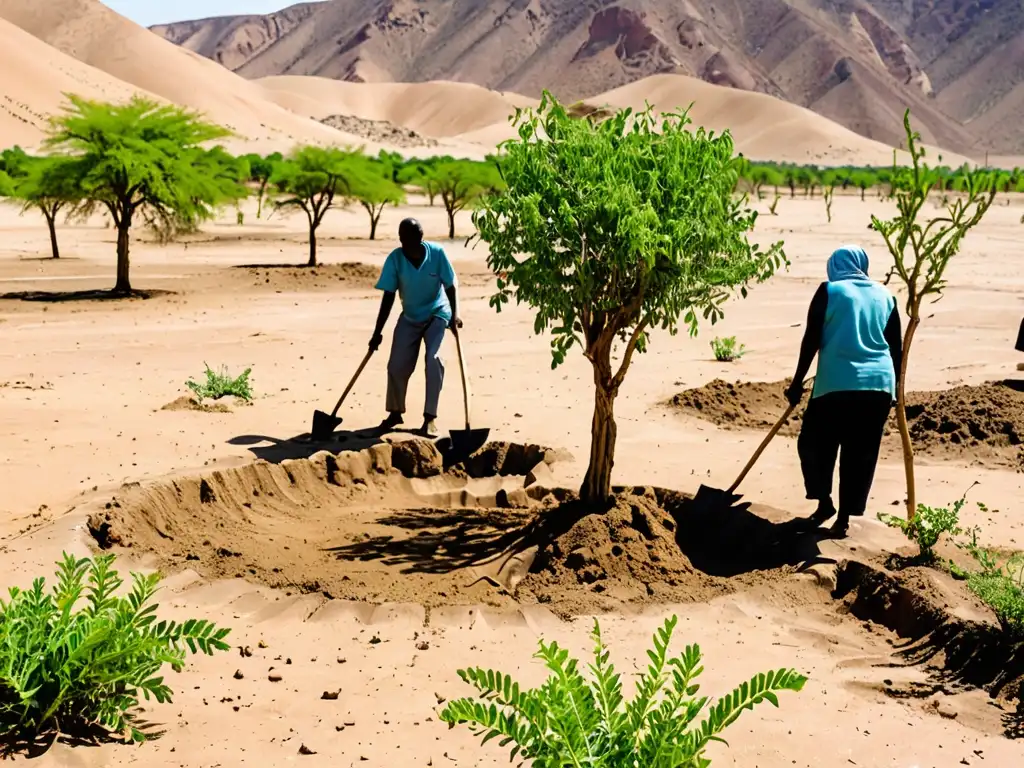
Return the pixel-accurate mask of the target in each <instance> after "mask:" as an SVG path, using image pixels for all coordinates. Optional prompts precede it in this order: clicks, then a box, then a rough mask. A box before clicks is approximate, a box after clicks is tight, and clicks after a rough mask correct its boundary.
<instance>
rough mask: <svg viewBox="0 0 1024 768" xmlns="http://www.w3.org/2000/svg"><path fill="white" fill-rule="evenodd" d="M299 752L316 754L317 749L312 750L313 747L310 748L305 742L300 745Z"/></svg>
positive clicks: (301, 753)
mask: <svg viewBox="0 0 1024 768" xmlns="http://www.w3.org/2000/svg"><path fill="white" fill-rule="evenodd" d="M299 754H300V755H315V754H316V751H315V750H312V749H310V748H309V747H307V746H306V745H305V744H303V745H301V746H300V747H299Z"/></svg>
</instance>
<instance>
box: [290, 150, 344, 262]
mask: <svg viewBox="0 0 1024 768" xmlns="http://www.w3.org/2000/svg"><path fill="white" fill-rule="evenodd" d="M362 162H363V158H362V154H361V153H359V152H354V151H351V150H343V149H338V148H336V147H317V146H305V147H299V148H298V149H296V150H295V151H294V152H292V153H291V154H290V155H288V157H287V158H286V159H285V160H284V161H282V162H281V163H279V164H278V165H277V167H276V168H275V170H274V175H273V177H272V179H271V182H272V183H273V185H274V187H275V189H276V192H277V195H278V198H277V200H276V202H275V206H276V207H277V208H294V209H297V210H300V211H302V212H303V213H305V214H306V220H307V222H308V224H309V259H308V261H307V262H306V265H307V266H310V267H315V266H316V265H317V253H316V247H317V243H316V231H317V229H318V228H319V227H320V225H321V224H322V223H323V220H324V216H326V215H327V212H328V211H329V210H330V209H331V208H333V207H335V206H337V205H341V206H344V205H346V204H347V203H348V202H349V200H350V199H351V196H352V183H353V180H354V178H355V176H356V175H357V174H358V173H359V168H358V165H359V164H361V163H362Z"/></svg>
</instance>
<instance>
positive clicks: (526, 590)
mask: <svg viewBox="0 0 1024 768" xmlns="http://www.w3.org/2000/svg"><path fill="white" fill-rule="evenodd" d="M554 456H555V454H554V452H551V451H548V450H546V449H543V448H540V447H538V446H523V445H515V444H506V443H491V444H488V445H487V446H485V447H484V448H483V449H482V450H481V451H480V452H479V453H478V454H476V455H475V456H473V457H471V459H469V460H468V461H466V462H463V463H460V464H457V465H455V466H448V467H445V461H444V456H443V455H442V454H441V453H440V452H439V450H438V448H437V447H436V446H435V445H434V444H433V443H431V442H428V441H422V440H409V441H402V442H397V443H394V444H381V445H376V446H373V447H372V448H369V449H366V450H363V451H359V452H355V451H350V452H343V453H340V454H337V455H334V454H331V453H329V452H326V451H322V452H319V453H316V454H314V455H313V456H311V457H310V458H309V459H298V460H288V461H284V462H282V463H281V464H280V465H275V464H270V463H268V462H264V461H258V462H256V463H255V464H252V465H249V466H246V467H241V468H237V469H229V470H224V471H218V472H212V473H210V474H208V475H205V476H203V477H194V478H184V479H178V480H173V481H159V482H155V483H147V484H145V485H140V484H132V485H128V486H124V487H123V488H122V490H121V492H120V493H118V494H117V495H116V496H115V497H114V498H112V499H111V500H110V501H109V502H108V503H107V504H106V508H105V509H103V510H102V511H100V512H97V513H95V514H93V515H92V516H91V517H90V519H89V530H90V531H91V532H92V534H93V536H94V537H95V539H96V541H97V543H98V544H99V545H100V547H101V548H112V547H121V548H130V549H132V550H136V551H137V552H138V553H139V554H141V552H146V553H150V554H152V555H155V556H156V558H157V559H158V560H159V561H160V562H161V563H162V564H163V566H164V567H166V568H168V569H178V568H182V567H188V568H191V569H193V570H195V571H197V572H199V573H200V574H201V575H202V576H204V577H207V578H214V579H217V578H230V577H240V578H245V579H250V580H255V581H259V582H262V583H264V584H267V585H270V586H272V587H278V588H283V589H289V590H297V591H301V592H321V593H323V594H324V595H326V596H328V597H333V598H345V599H352V600H362V601H370V602H417V603H421V604H424V605H427V606H441V605H449V604H467V603H485V604H490V605H495V606H502V605H504V606H509V607H512V606H515V605H518V604H523V603H525V604H530V603H543V604H546V605H549V606H550V607H551V608H552V609H553V610H555V612H556V613H559V614H561V615H571V614H578V613H592V612H594V611H605V610H612V609H621V608H622V607H623V606H624V605H634V606H639V605H643V604H647V603H669V602H693V601H703V600H708V599H710V598H712V597H714V596H717V595H722V594H726V593H728V592H732V591H734V590H736V589H740V588H743V589H747V588H756V587H758V586H760V585H765V584H774V583H776V582H779V581H783V580H786V579H787V578H788V577H789V576H790V574H791V573H792V572H793V570H794V566H795V565H796V564H797V563H799V562H801V561H802V560H804V559H806V558H807V557H808V556H813V554H814V553H815V552H816V551H817V550H816V547H815V546H814V541H813V538H812V539H811V540H810V541H808V540H806V537H804V538H803V539H801V541H802V542H803V544H802V545H801V546H794V541H788V540H787V543H786V544H785V545H784V546H782V547H781V548H779V547H777V546H776V547H774V548H773V542H777V541H780V540H782V537H781V531H782V530H783V529H784V526H777V525H775V524H772V523H769V522H768V521H766V520H763V519H762V518H760V517H758V516H756V515H754V514H752V513H751V512H750V511H749V509H748V506H747V505H741V506H740V507H737V508H734V509H729V510H721V509H716V510H704V513H703V515H704V516H703V517H702V513H701V511H700V510H697V509H695V508H693V507H692V505H691V503H690V499H689V497H687V496H685V495H682V494H678V493H674V492H671V491H664V490H660V489H653V488H633V489H620V490H619V492H618V494H617V497H616V501H615V503H614V505H612V506H611V508H610V509H594V508H587V507H584V506H582V505H581V504H580V503H579V502H578V501H576V500H575V499H574V494H572V493H571V492H569V491H566V490H560V489H545V488H540V487H538V486H536V485H529V480H528V478H532V477H535V476H536V471H537V467H538V465H541V464H543V463H545V462H550V461H553V460H554ZM527 485H529V487H524V486H527ZM750 541H757V542H758V546H757V547H756V548H751V547H746V546H745V545H744V542H750ZM804 545H806V546H804ZM807 546H810V548H811V550H810V551H808V550H807ZM524 551H530V552H535V553H536V557H535V559H534V560H533V562H532V567H531V568H530V570H529V572H528V573H526V574H525V578H523V579H522V581H519V582H518V583H517V584H514V585H511V589H512V591H511V592H510V591H508V590H507V589H504V588H502V587H499V586H497V585H495V584H494V583H492V582H489V581H488V580H487V579H486V578H481V576H480V572H479V571H478V570H477V568H478V567H482V566H485V564H486V563H488V562H494V561H495V560H496V559H499V558H507V557H508V556H509V555H510V554H513V553H517V552H524Z"/></svg>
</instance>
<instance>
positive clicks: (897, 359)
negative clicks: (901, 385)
mask: <svg viewBox="0 0 1024 768" xmlns="http://www.w3.org/2000/svg"><path fill="white" fill-rule="evenodd" d="M885 342H886V344H888V345H889V354H890V355H891V356H892V365H893V368H894V369H895V371H896V379H897V381H898V380H899V377H900V370H901V369H902V368H903V326H902V321H901V320H900V308H899V306H898V305H894V306H893V308H892V312H891V313H890V314H889V322H887V323H886V324H885Z"/></svg>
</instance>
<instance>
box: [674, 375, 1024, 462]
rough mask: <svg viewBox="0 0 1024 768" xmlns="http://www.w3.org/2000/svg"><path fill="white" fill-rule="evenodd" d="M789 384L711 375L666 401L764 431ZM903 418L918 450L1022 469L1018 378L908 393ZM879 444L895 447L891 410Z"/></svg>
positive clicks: (1022, 405)
mask: <svg viewBox="0 0 1024 768" xmlns="http://www.w3.org/2000/svg"><path fill="white" fill-rule="evenodd" d="M788 384H789V381H788V380H787V381H776V382H759V381H758V382H738V383H731V382H727V381H722V380H721V379H716V380H715V381H712V382H711V383H710V384H707V385H705V386H703V387H699V388H697V389H689V390H686V391H685V392H681V393H679V394H678V395H676V396H675V397H673V398H672V400H671V401H670V405H672V406H674V407H676V408H679V409H681V410H683V411H684V412H686V413H688V414H690V415H694V416H698V417H700V418H702V419H705V420H707V421H710V422H711V423H713V424H716V425H718V426H722V427H726V428H738V429H753V430H757V431H763V430H767V429H769V428H770V427H771V426H772V425H773V424H774V423H775V421H776V420H777V419H778V418H779V416H780V415H781V414H782V412H783V411H784V410H785V409H786V398H785V394H784V392H785V389H786V387H787V386H788ZM805 402H806V401H805ZM803 412H804V407H803V406H801V407H799V408H797V410H796V412H795V413H794V414H793V416H792V417H791V418H790V420H789V421H788V422H787V423H786V424H785V425H784V426H783V428H782V430H780V433H781V434H783V435H788V436H791V437H792V436H795V435H797V434H798V433H799V431H800V422H801V419H802V418H803ZM907 419H908V421H909V423H910V435H911V438H912V439H913V441H914V448H915V450H916V451H917V452H919V453H923V454H927V455H932V456H935V457H938V458H953V459H956V460H961V461H964V460H966V461H970V462H971V463H979V464H983V465H986V466H995V467H1012V468H1014V469H1017V470H1022V469H1024V450H1022V444H1024V387H1022V386H1021V385H1020V384H1019V383H1017V382H1012V381H1007V382H989V383H986V384H982V385H980V386H966V385H964V386H958V387H954V388H952V389H948V390H942V391H939V392H911V393H909V395H908V397H907ZM883 446H884V449H885V451H886V453H887V454H889V455H893V454H894V453H898V452H899V451H900V445H899V434H898V432H897V428H896V417H895V414H894V415H893V416H892V418H890V421H889V425H888V427H887V430H886V438H885V441H884V442H883Z"/></svg>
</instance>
